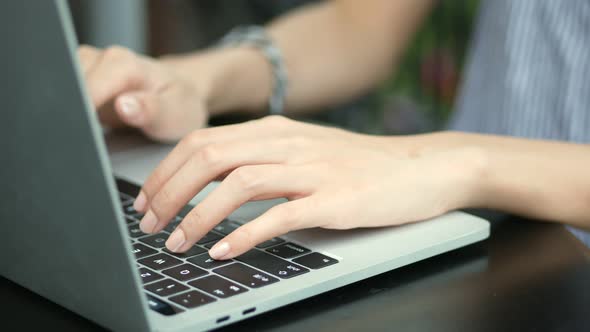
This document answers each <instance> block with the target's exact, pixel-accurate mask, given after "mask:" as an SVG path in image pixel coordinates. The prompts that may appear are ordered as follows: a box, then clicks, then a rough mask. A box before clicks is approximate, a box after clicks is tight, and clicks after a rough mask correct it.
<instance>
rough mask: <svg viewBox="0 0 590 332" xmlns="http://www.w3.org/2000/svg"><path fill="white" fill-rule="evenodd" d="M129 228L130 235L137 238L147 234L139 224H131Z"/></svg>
mask: <svg viewBox="0 0 590 332" xmlns="http://www.w3.org/2000/svg"><path fill="white" fill-rule="evenodd" d="M128 230H129V236H131V237H132V238H137V237H140V236H145V235H146V234H145V233H144V232H142V231H141V229H139V224H135V225H129V227H128Z"/></svg>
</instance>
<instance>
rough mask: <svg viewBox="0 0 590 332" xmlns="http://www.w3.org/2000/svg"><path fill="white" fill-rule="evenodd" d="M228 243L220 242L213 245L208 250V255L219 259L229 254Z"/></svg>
mask: <svg viewBox="0 0 590 332" xmlns="http://www.w3.org/2000/svg"><path fill="white" fill-rule="evenodd" d="M229 250H230V247H229V243H227V242H221V243H218V244H216V245H214V246H213V248H211V250H209V256H211V258H213V259H221V258H223V256H225V255H227V254H229Z"/></svg>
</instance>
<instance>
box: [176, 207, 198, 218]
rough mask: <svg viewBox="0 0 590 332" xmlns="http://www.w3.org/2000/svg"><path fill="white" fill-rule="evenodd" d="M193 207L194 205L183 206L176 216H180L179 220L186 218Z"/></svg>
mask: <svg viewBox="0 0 590 332" xmlns="http://www.w3.org/2000/svg"><path fill="white" fill-rule="evenodd" d="M194 208H195V206H194V205H185V206H184V207H183V208H182V209H181V210H180V212H178V216H180V217H181V218H184V217H186V215H187V214H188V213H189V212H191V211H192V209H194Z"/></svg>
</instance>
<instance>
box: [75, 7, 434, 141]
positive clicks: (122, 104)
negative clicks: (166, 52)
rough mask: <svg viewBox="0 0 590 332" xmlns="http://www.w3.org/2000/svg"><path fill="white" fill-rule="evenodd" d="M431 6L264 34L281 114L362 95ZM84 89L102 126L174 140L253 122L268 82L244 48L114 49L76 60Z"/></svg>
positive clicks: (339, 10) (263, 67)
mask: <svg viewBox="0 0 590 332" xmlns="http://www.w3.org/2000/svg"><path fill="white" fill-rule="evenodd" d="M433 1H434V0H396V1H390V0H367V1H359V0H332V1H326V2H322V3H319V4H317V5H311V6H306V7H304V8H302V9H300V10H298V11H295V12H293V13H289V14H287V15H286V16H284V17H281V18H279V19H278V20H277V21H276V22H273V23H271V24H270V25H269V27H268V29H269V33H270V34H271V35H272V37H273V39H275V40H276V43H277V44H278V46H279V47H280V48H281V49H282V52H283V56H284V58H285V63H286V66H287V70H288V73H289V82H290V83H289V89H288V91H287V94H288V96H287V100H286V108H287V112H288V113H289V114H296V113H299V112H303V111H308V110H316V109H318V108H321V107H322V106H325V105H330V104H336V103H340V102H343V101H345V100H347V99H350V98H352V97H354V96H357V95H360V94H362V93H364V92H366V91H367V90H368V89H370V88H371V87H372V86H374V85H375V84H376V83H377V82H379V81H380V80H381V79H383V78H385V77H386V75H389V74H390V69H391V68H392V65H393V64H394V63H395V62H396V61H397V60H398V59H399V57H400V56H401V54H402V53H403V50H404V48H405V44H406V43H407V41H408V40H409V38H410V37H411V35H412V33H413V32H414V30H415V29H416V26H417V25H418V24H419V22H420V21H421V19H422V17H423V16H424V15H425V14H426V13H427V11H428V9H429V8H430V7H431V4H432V2H433ZM79 55H80V59H81V63H82V70H83V72H84V75H85V78H86V82H87V88H88V90H89V94H90V97H91V99H92V101H93V103H94V105H95V106H96V107H97V109H98V114H99V117H100V118H101V120H102V122H103V123H106V124H108V125H110V126H112V127H117V126H120V125H122V124H124V125H127V126H131V127H136V128H139V129H141V130H142V131H143V132H144V133H145V134H146V135H148V136H149V137H151V138H154V139H157V140H172V141H173V140H177V139H179V138H181V137H183V136H185V135H186V134H188V133H190V132H191V131H192V130H194V129H197V128H201V127H203V126H205V125H206V124H207V121H208V117H209V115H216V114H222V113H227V112H234V111H250V112H252V113H257V112H261V110H263V109H265V107H266V105H267V101H268V99H269V95H270V91H271V86H272V83H273V82H272V75H271V73H270V65H269V64H268V63H267V62H266V60H265V59H264V58H263V56H262V55H261V54H260V53H259V52H258V51H257V50H254V49H252V48H249V47H238V48H233V49H213V50H208V51H205V52H196V53H192V54H186V55H175V56H166V57H162V58H161V59H160V61H158V60H156V59H152V58H149V57H144V56H140V55H137V54H134V53H132V52H131V51H129V50H126V49H123V48H121V47H111V48H108V49H106V50H100V49H96V48H93V47H89V46H82V47H80V50H79Z"/></svg>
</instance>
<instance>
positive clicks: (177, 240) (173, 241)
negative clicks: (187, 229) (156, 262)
mask: <svg viewBox="0 0 590 332" xmlns="http://www.w3.org/2000/svg"><path fill="white" fill-rule="evenodd" d="M185 242H186V237H185V236H184V232H183V231H182V229H180V228H179V229H176V230H175V231H174V232H172V234H171V235H170V237H169V238H168V241H166V248H168V250H170V251H172V252H177V251H178V249H180V247H182V246H183V245H184V244H185Z"/></svg>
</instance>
